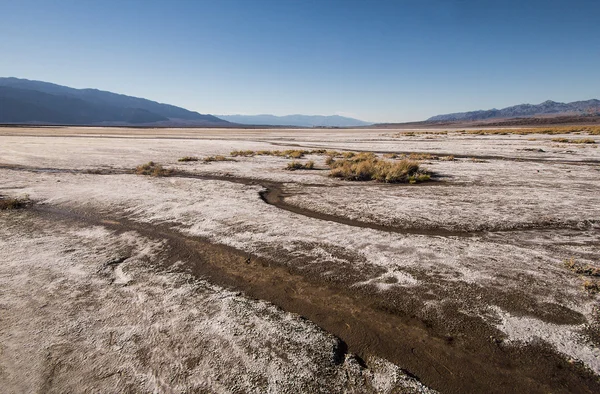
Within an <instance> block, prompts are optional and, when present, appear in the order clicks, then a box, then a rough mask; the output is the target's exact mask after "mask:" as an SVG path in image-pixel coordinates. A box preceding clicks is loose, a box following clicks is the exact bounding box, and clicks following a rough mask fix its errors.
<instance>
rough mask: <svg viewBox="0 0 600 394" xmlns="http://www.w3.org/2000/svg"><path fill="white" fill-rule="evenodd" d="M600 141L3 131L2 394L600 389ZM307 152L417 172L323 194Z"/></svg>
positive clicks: (320, 171)
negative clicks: (146, 167)
mask: <svg viewBox="0 0 600 394" xmlns="http://www.w3.org/2000/svg"><path fill="white" fill-rule="evenodd" d="M574 138H586V139H591V140H593V141H592V142H595V143H591V142H590V141H588V143H569V140H570V139H574ZM571 142H572V141H571ZM599 143H600V136H599V135H586V133H585V132H583V133H580V134H569V135H556V134H555V135H550V134H525V135H522V134H513V133H510V132H508V133H502V134H472V133H465V132H460V131H452V130H450V131H448V132H445V131H441V130H421V131H418V132H407V131H406V130H389V129H385V130H377V129H373V130H368V129H360V130H330V129H310V130H297V129H296V130H280V129H270V130H243V129H126V128H67V127H64V128H58V127H55V128H52V127H49V128H25V127H18V128H17V127H15V128H11V127H3V128H0V198H2V199H9V198H27V199H28V200H29V201H30V203H29V204H27V206H26V207H25V208H24V209H17V210H3V211H0V386H1V387H2V390H1V391H2V392H5V393H22V392H44V393H50V392H55V393H64V392H109V391H110V392H117V391H118V392H174V393H175V392H216V393H230V392H234V393H247V392H251V393H263V392H272V393H287V392H289V393H298V392H302V393H304V392H323V393H331V392H349V393H365V392H378V393H379V392H380V393H405V392H407V393H425V392H434V391H439V392H442V393H464V392H486V393H490V392H499V393H500V392H503V393H506V392H519V393H525V392H527V393H538V392H539V393H542V392H544V393H547V392H555V393H559V392H580V393H593V392H596V393H597V392H600V378H599V376H600V331H599V330H600V310H599V304H598V301H599V300H600V296H599V295H598V290H599V287H600V284H599V282H598V281H599V280H600V278H599V277H600V269H599V268H598V267H600V149H598V148H597V146H598V145H599ZM236 150H237V151H248V150H251V151H254V152H259V151H273V150H280V151H283V150H304V151H306V152H305V153H304V154H303V155H302V157H300V158H299V159H297V161H298V162H301V163H305V162H307V161H309V160H312V161H314V163H315V165H314V168H313V169H309V170H306V169H304V170H297V171H289V170H286V166H287V165H288V163H290V161H291V160H292V159H290V158H286V157H284V156H275V155H268V154H254V155H252V154H247V155H245V156H244V155H241V156H240V155H237V156H233V157H232V156H231V152H232V151H236ZM322 150H335V151H338V152H342V153H343V152H355V153H356V152H374V153H375V154H377V155H378V156H379V157H383V155H386V156H387V157H389V160H396V159H394V158H393V156H391V155H390V154H396V155H402V154H405V155H410V154H413V157H415V158H416V160H419V162H420V165H421V166H422V167H423V168H426V169H427V170H429V171H430V172H431V174H432V179H431V181H429V182H423V183H417V184H386V183H377V182H352V181H347V180H341V179H337V178H332V177H330V176H328V174H329V169H328V167H327V165H326V164H325V161H326V155H325V154H323V153H322ZM217 156H223V157H224V159H223V158H222V159H215V160H214V161H208V160H204V159H205V158H208V157H217ZM183 157H193V158H197V159H198V160H195V161H179V159H181V158H183ZM150 161H153V162H155V163H159V164H160V165H162V166H163V168H165V169H168V170H173V172H171V173H166V176H160V177H153V176H146V175H139V174H136V173H135V168H136V167H137V166H139V165H141V164H144V163H147V162H150Z"/></svg>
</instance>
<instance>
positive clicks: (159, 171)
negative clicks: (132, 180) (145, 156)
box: [135, 161, 174, 177]
mask: <svg viewBox="0 0 600 394" xmlns="http://www.w3.org/2000/svg"><path fill="white" fill-rule="evenodd" d="M135 173H136V174H138V175H148V176H156V177H159V176H169V175H171V174H173V173H174V171H173V170H171V169H167V168H164V167H163V166H161V165H160V164H158V163H155V162H153V161H149V162H148V163H146V164H142V165H140V166H137V167H136V168H135Z"/></svg>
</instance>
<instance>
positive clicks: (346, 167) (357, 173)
mask: <svg viewBox="0 0 600 394" xmlns="http://www.w3.org/2000/svg"><path fill="white" fill-rule="evenodd" d="M329 167H330V168H331V171H330V174H329V175H330V176H332V177H335V178H342V179H345V180H349V181H371V180H374V181H378V182H385V183H417V182H424V181H427V180H429V179H430V178H431V176H430V175H429V174H428V173H426V172H425V171H423V170H422V169H420V168H419V163H418V162H416V161H413V160H407V159H403V160H400V161H387V160H381V159H379V158H377V156H376V155H375V154H374V153H371V152H363V153H359V154H355V155H354V156H352V157H351V158H345V159H340V160H333V161H332V162H331V163H330V164H329Z"/></svg>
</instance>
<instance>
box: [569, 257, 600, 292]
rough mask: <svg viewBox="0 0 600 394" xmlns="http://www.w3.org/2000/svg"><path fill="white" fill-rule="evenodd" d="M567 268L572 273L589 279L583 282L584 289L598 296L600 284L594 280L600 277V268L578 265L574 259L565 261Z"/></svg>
mask: <svg viewBox="0 0 600 394" xmlns="http://www.w3.org/2000/svg"><path fill="white" fill-rule="evenodd" d="M565 267H567V268H568V269H569V270H570V271H573V272H574V273H576V274H579V275H582V276H584V277H588V278H589V279H586V280H585V281H584V282H583V288H584V289H585V290H586V291H587V292H588V293H590V294H596V293H598V292H600V282H598V281H597V280H594V279H592V278H597V277H600V268H598V267H593V266H591V265H589V264H587V265H583V264H580V263H577V262H576V261H575V259H573V258H570V259H569V260H567V261H565Z"/></svg>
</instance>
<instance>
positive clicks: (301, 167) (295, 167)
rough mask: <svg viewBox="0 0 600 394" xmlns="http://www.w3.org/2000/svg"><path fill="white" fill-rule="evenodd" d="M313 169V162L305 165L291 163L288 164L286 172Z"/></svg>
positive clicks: (297, 162)
mask: <svg viewBox="0 0 600 394" xmlns="http://www.w3.org/2000/svg"><path fill="white" fill-rule="evenodd" d="M314 167H315V162H314V161H312V160H311V161H308V162H306V163H304V164H303V163H300V162H299V161H291V162H289V163H288V165H287V167H285V169H286V170H289V171H296V170H312V169H313V168H314Z"/></svg>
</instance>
